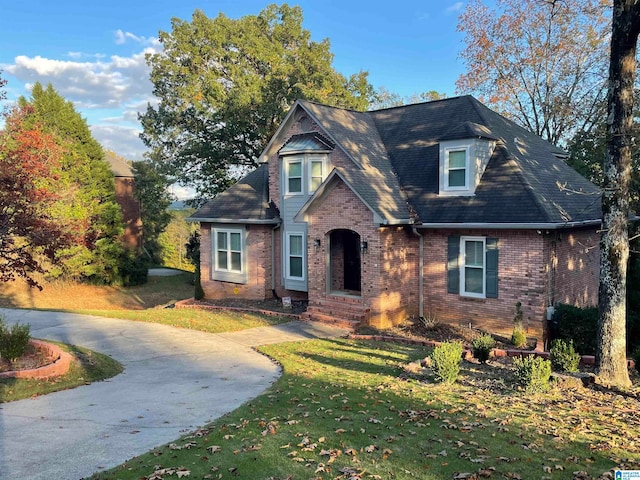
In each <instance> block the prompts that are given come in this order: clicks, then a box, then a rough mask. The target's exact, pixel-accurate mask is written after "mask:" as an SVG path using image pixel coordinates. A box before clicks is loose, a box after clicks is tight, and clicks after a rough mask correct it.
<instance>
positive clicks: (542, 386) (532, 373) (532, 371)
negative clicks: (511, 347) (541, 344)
mask: <svg viewBox="0 0 640 480" xmlns="http://www.w3.org/2000/svg"><path fill="white" fill-rule="evenodd" d="M513 366H514V367H515V369H516V378H517V379H518V383H519V384H520V385H521V386H522V387H523V388H524V390H525V391H526V392H527V393H536V392H545V391H547V390H548V389H549V378H550V377H551V362H550V361H549V360H545V359H544V358H541V357H534V356H525V357H516V358H514V359H513Z"/></svg>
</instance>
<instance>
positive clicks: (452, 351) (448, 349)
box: [431, 342, 462, 383]
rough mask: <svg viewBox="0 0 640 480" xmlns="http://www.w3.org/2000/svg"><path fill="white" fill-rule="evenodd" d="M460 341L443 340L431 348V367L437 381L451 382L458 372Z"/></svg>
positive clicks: (460, 356)
mask: <svg viewBox="0 0 640 480" xmlns="http://www.w3.org/2000/svg"><path fill="white" fill-rule="evenodd" d="M461 362H462V343H460V342H444V343H442V344H440V345H438V346H437V347H436V348H434V349H433V353H432V354H431V367H432V368H433V372H434V373H435V376H436V380H437V381H438V382H444V383H453V382H455V381H456V379H457V378H458V375H459V374H460V363H461Z"/></svg>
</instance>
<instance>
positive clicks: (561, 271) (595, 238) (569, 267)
mask: <svg viewBox="0 0 640 480" xmlns="http://www.w3.org/2000/svg"><path fill="white" fill-rule="evenodd" d="M599 242H600V235H599V234H598V232H597V231H596V230H595V228H586V229H580V230H572V231H568V232H565V231H561V232H558V234H557V235H552V236H550V237H549V245H550V249H551V252H552V253H555V255H553V254H552V256H551V262H552V263H551V264H552V267H553V276H552V282H553V283H552V285H553V298H552V301H553V302H554V303H555V302H559V303H566V304H569V305H575V306H577V307H589V306H594V305H597V304H598V282H599V276H600V245H599Z"/></svg>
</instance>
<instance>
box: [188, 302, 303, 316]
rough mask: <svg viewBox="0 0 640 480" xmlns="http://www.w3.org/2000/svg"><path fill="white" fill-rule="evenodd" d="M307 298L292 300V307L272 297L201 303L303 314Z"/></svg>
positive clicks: (204, 303)
mask: <svg viewBox="0 0 640 480" xmlns="http://www.w3.org/2000/svg"><path fill="white" fill-rule="evenodd" d="M307 303H308V302H307V301H306V300H292V301H291V308H285V307H283V305H282V300H281V299H277V298H270V299H268V300H244V299H242V298H224V299H220V300H201V301H199V302H198V304H199V305H204V306H206V305H215V306H222V307H233V308H245V309H247V310H267V311H270V312H277V313H294V314H296V315H299V314H301V313H302V312H305V311H306V310H307Z"/></svg>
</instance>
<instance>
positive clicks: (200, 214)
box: [188, 164, 279, 224]
mask: <svg viewBox="0 0 640 480" xmlns="http://www.w3.org/2000/svg"><path fill="white" fill-rule="evenodd" d="M268 175H269V170H268V167H267V165H266V164H262V165H260V166H259V167H258V168H257V169H256V170H254V171H253V172H251V173H250V174H248V175H247V176H246V177H244V178H243V179H241V180H240V181H238V183H236V184H234V185H232V186H231V187H229V188H228V189H227V190H225V191H224V192H222V193H221V194H219V195H218V196H217V197H215V198H214V199H212V200H210V201H208V202H207V203H206V204H205V205H204V206H203V207H201V208H200V209H198V210H197V211H196V212H194V214H193V215H191V216H190V217H189V218H188V220H191V221H194V222H212V221H215V222H218V223H266V224H276V223H278V222H279V219H278V211H277V209H276V208H275V206H274V205H270V204H269V177H268Z"/></svg>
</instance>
